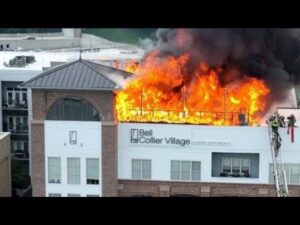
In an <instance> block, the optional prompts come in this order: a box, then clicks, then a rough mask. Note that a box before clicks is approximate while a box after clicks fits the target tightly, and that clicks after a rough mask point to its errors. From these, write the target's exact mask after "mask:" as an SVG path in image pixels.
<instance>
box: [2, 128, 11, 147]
mask: <svg viewBox="0 0 300 225" xmlns="http://www.w3.org/2000/svg"><path fill="white" fill-rule="evenodd" d="M8 135H10V132H0V141H1V140H2V139H4V138H5V137H7V136H8ZM0 150H1V149H0Z"/></svg>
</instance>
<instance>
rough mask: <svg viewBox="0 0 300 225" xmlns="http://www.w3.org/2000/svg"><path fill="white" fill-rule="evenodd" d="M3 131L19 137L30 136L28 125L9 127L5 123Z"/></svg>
mask: <svg viewBox="0 0 300 225" xmlns="http://www.w3.org/2000/svg"><path fill="white" fill-rule="evenodd" d="M3 131H6V132H11V134H12V135H15V134H16V135H19V134H25V135H27V134H28V125H22V124H19V125H17V126H16V127H12V126H10V127H7V123H6V122H4V123H3Z"/></svg>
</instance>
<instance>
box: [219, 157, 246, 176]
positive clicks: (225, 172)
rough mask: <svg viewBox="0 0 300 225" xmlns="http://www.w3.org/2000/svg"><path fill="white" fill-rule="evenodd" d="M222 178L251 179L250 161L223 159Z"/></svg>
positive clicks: (244, 159)
mask: <svg viewBox="0 0 300 225" xmlns="http://www.w3.org/2000/svg"><path fill="white" fill-rule="evenodd" d="M220 175H221V176H225V177H228V176H229V177H250V159H248V158H223V159H222V172H221V174H220Z"/></svg>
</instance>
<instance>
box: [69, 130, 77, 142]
mask: <svg viewBox="0 0 300 225" xmlns="http://www.w3.org/2000/svg"><path fill="white" fill-rule="evenodd" d="M69 143H70V145H77V131H69Z"/></svg>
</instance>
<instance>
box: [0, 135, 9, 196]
mask: <svg viewBox="0 0 300 225" xmlns="http://www.w3.org/2000/svg"><path fill="white" fill-rule="evenodd" d="M10 196H11V161H10V134H9V133H4V132H0V197H10Z"/></svg>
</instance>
